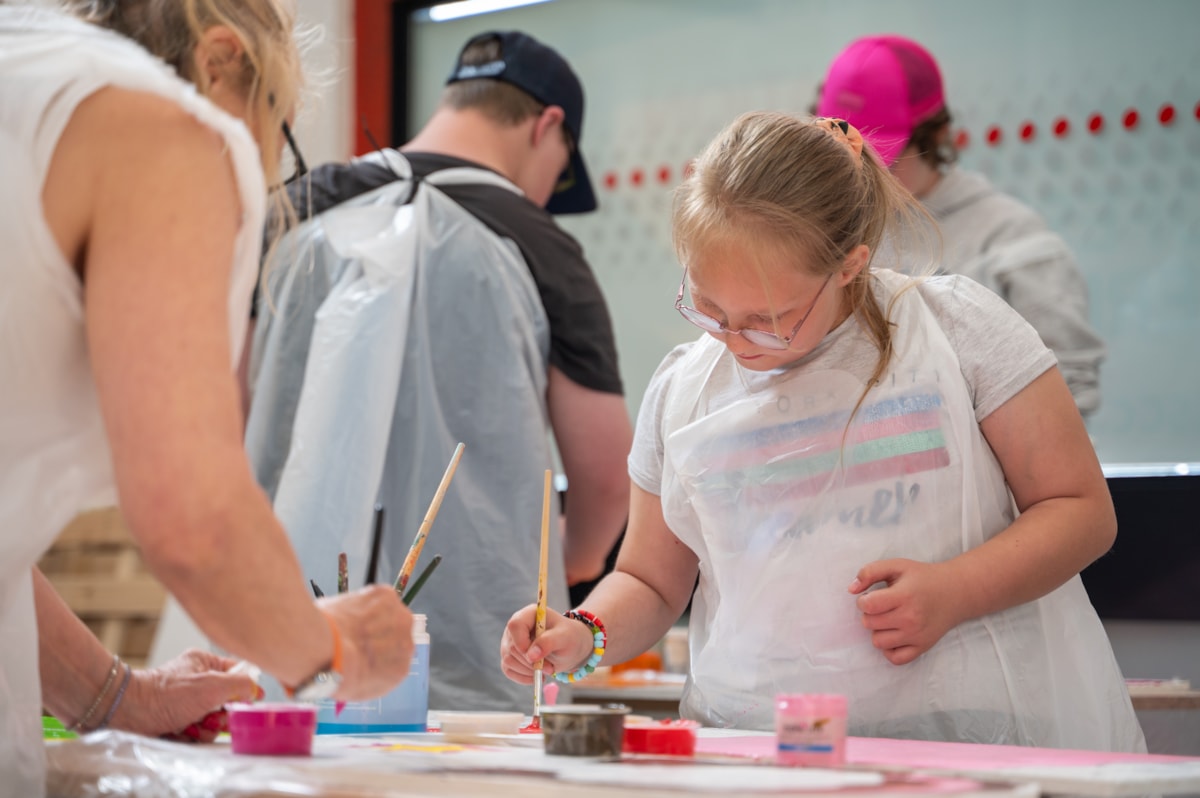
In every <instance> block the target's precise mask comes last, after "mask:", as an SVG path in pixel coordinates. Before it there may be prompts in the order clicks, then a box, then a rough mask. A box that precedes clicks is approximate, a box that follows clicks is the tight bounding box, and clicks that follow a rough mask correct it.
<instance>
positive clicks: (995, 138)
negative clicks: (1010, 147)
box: [987, 125, 1003, 147]
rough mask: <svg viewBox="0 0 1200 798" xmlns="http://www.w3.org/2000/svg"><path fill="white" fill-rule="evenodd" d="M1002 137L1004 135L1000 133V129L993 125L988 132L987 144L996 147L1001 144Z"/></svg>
mask: <svg viewBox="0 0 1200 798" xmlns="http://www.w3.org/2000/svg"><path fill="white" fill-rule="evenodd" d="M1002 135H1003V134H1002V133H1001V132H1000V127H999V126H998V125H992V126H991V127H989V128H988V130H987V143H988V144H990V145H991V146H993V147H995V146H996V145H997V144H999V143H1000V138H1001V136H1002Z"/></svg>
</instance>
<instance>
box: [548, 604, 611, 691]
mask: <svg viewBox="0 0 1200 798" xmlns="http://www.w3.org/2000/svg"><path fill="white" fill-rule="evenodd" d="M563 615H565V616H566V617H568V618H571V619H573V620H576V621H579V622H580V623H582V624H584V625H586V626H587V627H588V628H589V629H591V630H592V653H591V654H590V655H589V656H588V658H587V660H585V661H584V663H583V664H582V665H580V666H579V668H578V669H576V670H574V671H558V672H556V673H555V674H554V678H555V679H557V680H558V681H560V682H562V683H564V684H566V683H567V682H575V681H579V680H580V679H582V678H584V677H585V676H587V675H588V674H589V673H593V672H594V671H595V670H596V666H597V665H599V664H600V658H601V657H603V656H604V648H605V646H606V644H607V643H608V632H606V631H605V630H604V624H603V623H601V622H600V619H599V618H597V617H596V616H595V615H593V614H592V613H590V612H587V611H586V610H569V611H568V612H564V613H563Z"/></svg>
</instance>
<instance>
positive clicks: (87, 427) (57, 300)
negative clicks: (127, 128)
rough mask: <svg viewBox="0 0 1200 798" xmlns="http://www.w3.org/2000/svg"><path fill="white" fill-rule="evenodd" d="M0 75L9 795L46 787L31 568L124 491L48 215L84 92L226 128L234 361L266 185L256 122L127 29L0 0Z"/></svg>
mask: <svg viewBox="0 0 1200 798" xmlns="http://www.w3.org/2000/svg"><path fill="white" fill-rule="evenodd" d="M0 75H3V76H4V78H3V80H0V185H3V186H4V191H3V192H0V252H2V253H3V255H2V256H0V286H3V288H2V289H0V641H3V643H2V644H0V773H4V774H5V777H4V779H0V796H10V795H11V796H17V795H19V796H36V795H41V794H42V793H43V789H44V788H43V786H42V785H43V780H44V770H45V764H44V762H45V758H44V749H43V742H42V736H41V730H40V724H39V716H40V714H41V700H40V699H41V686H40V684H39V680H38V665H37V629H36V622H35V616H34V604H33V592H32V581H31V569H32V567H33V566H34V565H35V564H36V563H37V561H38V559H39V557H40V556H41V555H42V554H43V553H44V552H45V551H46V549H47V548H49V546H50V545H51V544H52V543H53V542H54V539H55V538H56V537H57V536H58V533H59V531H60V530H61V529H62V528H63V527H64V526H65V525H66V524H67V523H68V522H69V521H70V520H71V519H72V518H73V517H74V516H75V515H76V514H77V513H78V512H79V511H80V510H83V509H86V508H88V507H95V506H104V505H106V504H113V503H115V490H114V484H113V475H112V466H111V458H110V455H109V449H108V442H107V440H106V437H105V432H104V426H103V423H102V420H101V417H100V412H99V407H98V404H97V398H96V391H95V386H94V385H93V381H92V374H91V366H90V363H89V361H88V351H87V341H86V335H85V327H84V303H83V286H82V284H81V283H80V280H79V277H78V275H77V274H76V272H75V271H74V270H73V269H72V267H71V265H70V264H69V263H68V262H67V260H66V259H65V258H64V257H63V255H62V253H61V251H60V250H59V249H58V246H57V244H56V242H55V240H54V238H53V236H52V234H51V232H50V229H49V227H48V225H47V223H46V220H45V218H44V217H43V214H42V204H41V196H42V189H43V185H44V182H45V179H46V173H47V171H48V169H49V166H50V162H51V159H52V157H53V155H54V151H55V149H56V147H57V144H58V139H59V136H60V135H61V134H62V131H63V129H64V128H65V127H66V125H67V123H68V122H69V121H70V119H71V115H72V114H73V113H74V111H75V108H76V106H78V105H79V103H80V102H82V101H83V100H84V99H86V98H87V97H88V96H89V95H91V94H92V93H93V92H95V91H97V90H98V89H101V88H103V87H105V86H110V85H112V86H120V87H123V88H127V89H137V90H142V91H147V92H152V93H154V94H158V95H161V96H163V97H168V98H170V99H172V100H174V101H175V102H177V103H179V105H180V106H181V107H183V108H184V109H186V110H187V111H188V112H190V113H191V114H193V115H194V116H195V117H196V118H197V119H199V120H200V121H202V122H204V123H205V124H207V125H209V126H211V127H212V128H213V129H214V130H216V131H217V132H219V133H220V134H221V135H222V136H223V137H224V139H225V141H226V143H227V147H228V153H229V157H230V159H231V160H232V162H233V166H234V170H235V173H236V175H237V183H238V189H239V193H240V196H241V203H242V208H243V211H244V215H243V219H242V227H241V230H240V231H239V233H238V236H237V242H236V246H235V251H234V252H232V253H231V256H232V258H231V268H232V282H231V293H230V301H229V313H230V316H229V324H230V333H231V341H232V345H233V346H232V349H233V351H232V352H230V355H231V364H233V363H236V361H237V358H238V356H239V355H240V350H241V345H242V342H243V340H244V338H245V330H246V324H247V319H248V316H249V307H250V295H251V293H252V291H253V286H254V281H255V275H256V274H257V261H258V255H259V251H260V246H261V243H260V242H261V234H262V225H263V218H264V213H265V207H266V189H265V185H264V181H263V175H262V167H261V164H260V161H259V156H258V149H257V147H256V145H255V143H254V141H253V139H252V138H251V136H250V134H249V132H248V131H247V129H246V127H245V126H244V125H243V124H242V123H241V122H240V121H238V120H235V119H234V118H233V117H231V116H229V115H228V114H226V113H224V112H223V111H220V110H219V109H217V108H216V107H215V106H214V105H212V104H211V103H210V102H208V101H207V100H206V99H204V98H203V97H201V96H199V95H198V94H197V93H196V91H195V89H194V87H193V86H192V85H191V84H188V83H185V82H184V81H182V80H181V79H180V78H179V77H177V76H176V74H175V72H174V71H173V70H172V69H170V68H169V67H168V66H166V65H165V64H164V63H162V62H161V61H159V60H158V59H156V58H154V57H153V56H151V55H150V54H148V53H147V52H146V51H145V50H143V49H141V48H140V47H138V46H137V45H136V44H134V43H133V42H131V41H129V40H126V39H124V38H123V37H121V36H118V35H116V34H112V33H109V32H106V31H103V30H101V29H99V28H97V27H95V26H92V25H89V24H87V23H84V22H81V21H79V20H76V19H73V18H71V17H67V16H64V15H62V14H61V13H58V12H54V11H49V10H45V9H37V8H30V7H9V6H3V5H0ZM179 191H180V192H185V193H186V192H188V191H189V187H188V186H179ZM231 368H232V365H231Z"/></svg>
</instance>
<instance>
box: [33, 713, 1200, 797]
mask: <svg viewBox="0 0 1200 798" xmlns="http://www.w3.org/2000/svg"><path fill="white" fill-rule="evenodd" d="M773 751H774V737H773V735H770V734H764V733H760V732H738V731H730V730H718V729H704V730H701V735H700V739H699V741H698V743H697V756H696V757H695V758H693V759H688V760H686V761H683V762H681V761H680V760H679V759H673V760H672V761H665V759H664V758H658V759H655V758H650V759H649V760H647V759H646V758H637V759H633V758H628V757H627V758H623V759H622V761H621V762H597V761H593V760H586V759H572V758H569V757H551V756H547V755H545V754H544V753H543V752H542V751H541V747H540V737H537V736H531V735H511V736H509V737H508V738H505V739H503V740H498V741H496V742H495V743H494V744H493V743H489V744H488V745H482V746H455V745H452V744H450V743H447V742H446V741H445V739H444V738H442V736H441V735H438V734H393V735H374V736H370V735H364V736H361V737H350V736H322V737H318V738H317V740H316V742H315V745H314V751H313V756H312V757H246V756H238V755H235V754H233V753H232V752H231V750H230V748H229V746H228V744H227V743H225V744H223V743H220V742H218V743H216V744H212V745H186V744H180V743H170V742H166V741H162V740H154V739H148V738H143V737H138V736H136V735H130V734H126V733H122V732H113V731H102V732H95V733H93V734H90V735H87V736H86V737H83V738H80V739H78V740H72V741H62V742H48V743H47V751H46V753H47V760H48V768H49V770H48V791H47V794H48V795H49V796H51V798H84V797H85V796H86V797H88V798H90V797H91V796H97V795H105V796H118V797H119V796H149V795H154V796H159V795H169V796H186V795H197V796H205V797H206V798H246V796H293V797H294V796H314V797H319V798H387V797H389V796H399V795H419V796H425V795H449V796H469V795H472V796H473V795H495V796H521V798H527V796H529V795H544V794H548V793H551V792H552V793H553V794H554V795H556V796H565V798H591V797H592V796H605V797H607V796H621V798H677V797H678V796H679V795H681V794H684V793H689V792H690V793H696V792H708V793H712V794H723V795H728V794H731V793H737V794H739V795H751V794H755V793H762V794H771V795H803V796H807V797H808V798H819V796H839V797H840V796H847V795H852V796H854V798H863V796H865V795H871V796H875V795H885V796H886V795H917V794H919V795H947V796H959V797H960V798H963V797H965V796H972V797H973V798H1000V797H1001V796H1004V797H1005V798H1009V797H1011V798H1035V796H1037V795H1038V794H1039V792H1042V793H1043V794H1050V793H1059V792H1069V793H1073V794H1078V795H1095V796H1120V795H1135V794H1144V793H1158V794H1162V795H1170V794H1181V793H1195V792H1198V791H1200V758H1184V757H1167V756H1154V755H1135V754H1103V753H1097V752H1071V751H1053V750H1049V749H1036V748H1018V747H1016V746H980V745H967V744H962V743H925V742H917V741H905V740H874V739H869V738H850V740H849V741H848V744H847V759H848V765H847V767H846V768H843V769H838V770H817V769H808V768H779V767H774V766H772V764H771V762H770V760H771V757H772V754H773ZM1038 785H1040V787H1039V786H1038Z"/></svg>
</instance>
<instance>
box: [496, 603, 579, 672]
mask: <svg viewBox="0 0 1200 798" xmlns="http://www.w3.org/2000/svg"><path fill="white" fill-rule="evenodd" d="M536 618H537V605H536V604H530V605H529V606H527V607H524V608H523V609H520V610H518V611H517V612H516V613H514V614H513V616H512V618H510V619H509V621H508V625H506V626H505V627H504V635H503V636H502V637H501V638H500V668H501V669H502V670H503V671H504V675H505V676H507V677H508V678H510V679H512V680H513V681H514V682H517V683H519V684H530V683H532V682H533V672H534V667H533V666H534V663H536V662H537V661H538V660H539V659H544V660H545V663H544V664H543V666H542V670H543V671H544V672H545V673H554V672H555V671H573V670H575V669H576V668H578V667H579V666H580V665H581V664H582V663H583V662H584V661H585V660H586V659H587V658H588V656H589V655H591V653H592V648H593V646H594V644H595V643H594V640H593V637H592V630H591V629H590V628H589V627H588V626H587V625H586V624H583V623H580V622H579V621H576V620H573V619H571V618H567V617H565V616H563V615H559V614H558V613H556V612H551V611H547V612H546V631H544V632H542V634H541V635H539V636H538V638H537V640H534V639H533V629H534V625H535V621H536Z"/></svg>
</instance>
